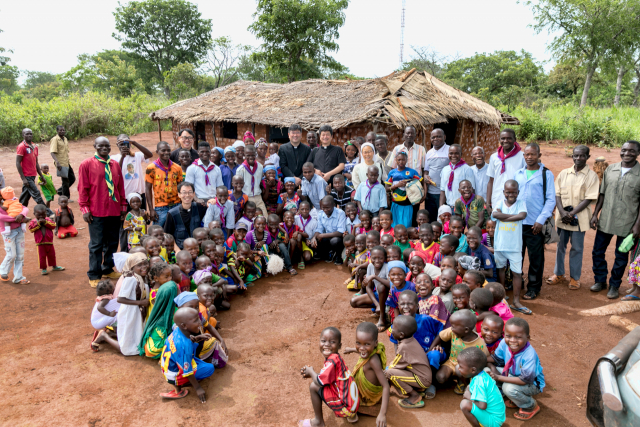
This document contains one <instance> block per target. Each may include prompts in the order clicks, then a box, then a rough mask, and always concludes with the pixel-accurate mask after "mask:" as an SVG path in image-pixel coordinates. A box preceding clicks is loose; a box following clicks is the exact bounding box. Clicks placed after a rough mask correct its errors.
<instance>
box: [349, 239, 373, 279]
mask: <svg viewBox="0 0 640 427" xmlns="http://www.w3.org/2000/svg"><path fill="white" fill-rule="evenodd" d="M369 256H370V253H369V250H368V249H367V235H366V234H359V235H357V236H356V238H355V253H354V259H353V262H351V263H349V264H348V267H349V268H350V269H351V276H350V278H349V279H347V280H346V281H345V284H346V285H347V289H349V290H356V291H357V290H360V289H361V288H362V279H363V278H364V276H365V274H366V271H367V267H369Z"/></svg>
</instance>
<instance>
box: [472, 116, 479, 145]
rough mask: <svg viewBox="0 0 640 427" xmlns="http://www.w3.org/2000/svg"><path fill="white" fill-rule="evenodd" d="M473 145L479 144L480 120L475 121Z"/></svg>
mask: <svg viewBox="0 0 640 427" xmlns="http://www.w3.org/2000/svg"><path fill="white" fill-rule="evenodd" d="M473 146H474V147H477V146H478V122H473Z"/></svg>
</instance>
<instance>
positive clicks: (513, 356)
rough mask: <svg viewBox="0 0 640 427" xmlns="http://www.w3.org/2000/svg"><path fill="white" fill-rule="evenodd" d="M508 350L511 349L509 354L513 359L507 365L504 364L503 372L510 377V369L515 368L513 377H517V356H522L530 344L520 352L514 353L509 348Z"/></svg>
mask: <svg viewBox="0 0 640 427" xmlns="http://www.w3.org/2000/svg"><path fill="white" fill-rule="evenodd" d="M507 348H508V349H509V353H511V359H509V360H508V361H507V363H505V364H504V368H503V369H502V372H503V373H504V372H506V373H507V376H509V369H511V368H512V367H513V376H515V375H516V369H515V367H516V363H515V360H516V354H520V353H522V352H523V351H525V350H526V349H527V348H529V342H528V341H527V343H526V344H525V346H524V347H522V348H521V349H520V350H518V351H516V352H515V353H514V352H513V350H511V347H509V346H507Z"/></svg>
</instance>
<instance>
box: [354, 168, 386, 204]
mask: <svg viewBox="0 0 640 427" xmlns="http://www.w3.org/2000/svg"><path fill="white" fill-rule="evenodd" d="M379 174H380V172H379V171H378V167H377V166H375V165H374V166H369V167H368V168H367V180H366V181H365V182H363V183H361V184H360V185H359V186H358V188H357V189H356V196H355V198H354V200H355V201H356V202H357V203H358V210H359V211H360V212H362V211H364V210H367V211H369V212H371V213H372V214H373V216H378V212H379V211H380V209H383V208H386V207H387V190H385V188H384V185H382V184H380V182H378V175H379Z"/></svg>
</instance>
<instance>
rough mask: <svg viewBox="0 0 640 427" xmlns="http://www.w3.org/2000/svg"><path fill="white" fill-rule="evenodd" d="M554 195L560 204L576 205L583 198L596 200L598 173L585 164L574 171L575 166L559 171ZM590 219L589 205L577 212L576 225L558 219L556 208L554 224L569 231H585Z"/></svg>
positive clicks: (598, 185)
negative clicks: (558, 197)
mask: <svg viewBox="0 0 640 427" xmlns="http://www.w3.org/2000/svg"><path fill="white" fill-rule="evenodd" d="M554 185H555V187H556V196H560V198H561V199H562V206H573V207H574V208H575V207H576V206H578V204H580V203H581V202H582V201H583V200H585V199H589V200H593V201H595V200H597V199H598V192H599V187H600V179H598V175H597V174H596V173H595V172H594V171H592V170H591V169H589V166H588V165H587V166H585V167H584V168H582V170H581V171H579V172H576V170H575V166H571V167H570V168H568V169H565V170H563V171H562V172H560V174H559V175H558V177H557V178H556V180H555V183H554ZM590 219H591V207H589V206H587V207H586V208H585V209H583V210H582V211H580V212H579V213H578V226H572V225H567V224H565V223H563V222H562V221H561V220H560V213H559V212H558V210H556V226H557V227H558V228H562V229H564V230H569V231H587V230H588V229H589V227H590V226H589V220H590Z"/></svg>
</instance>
